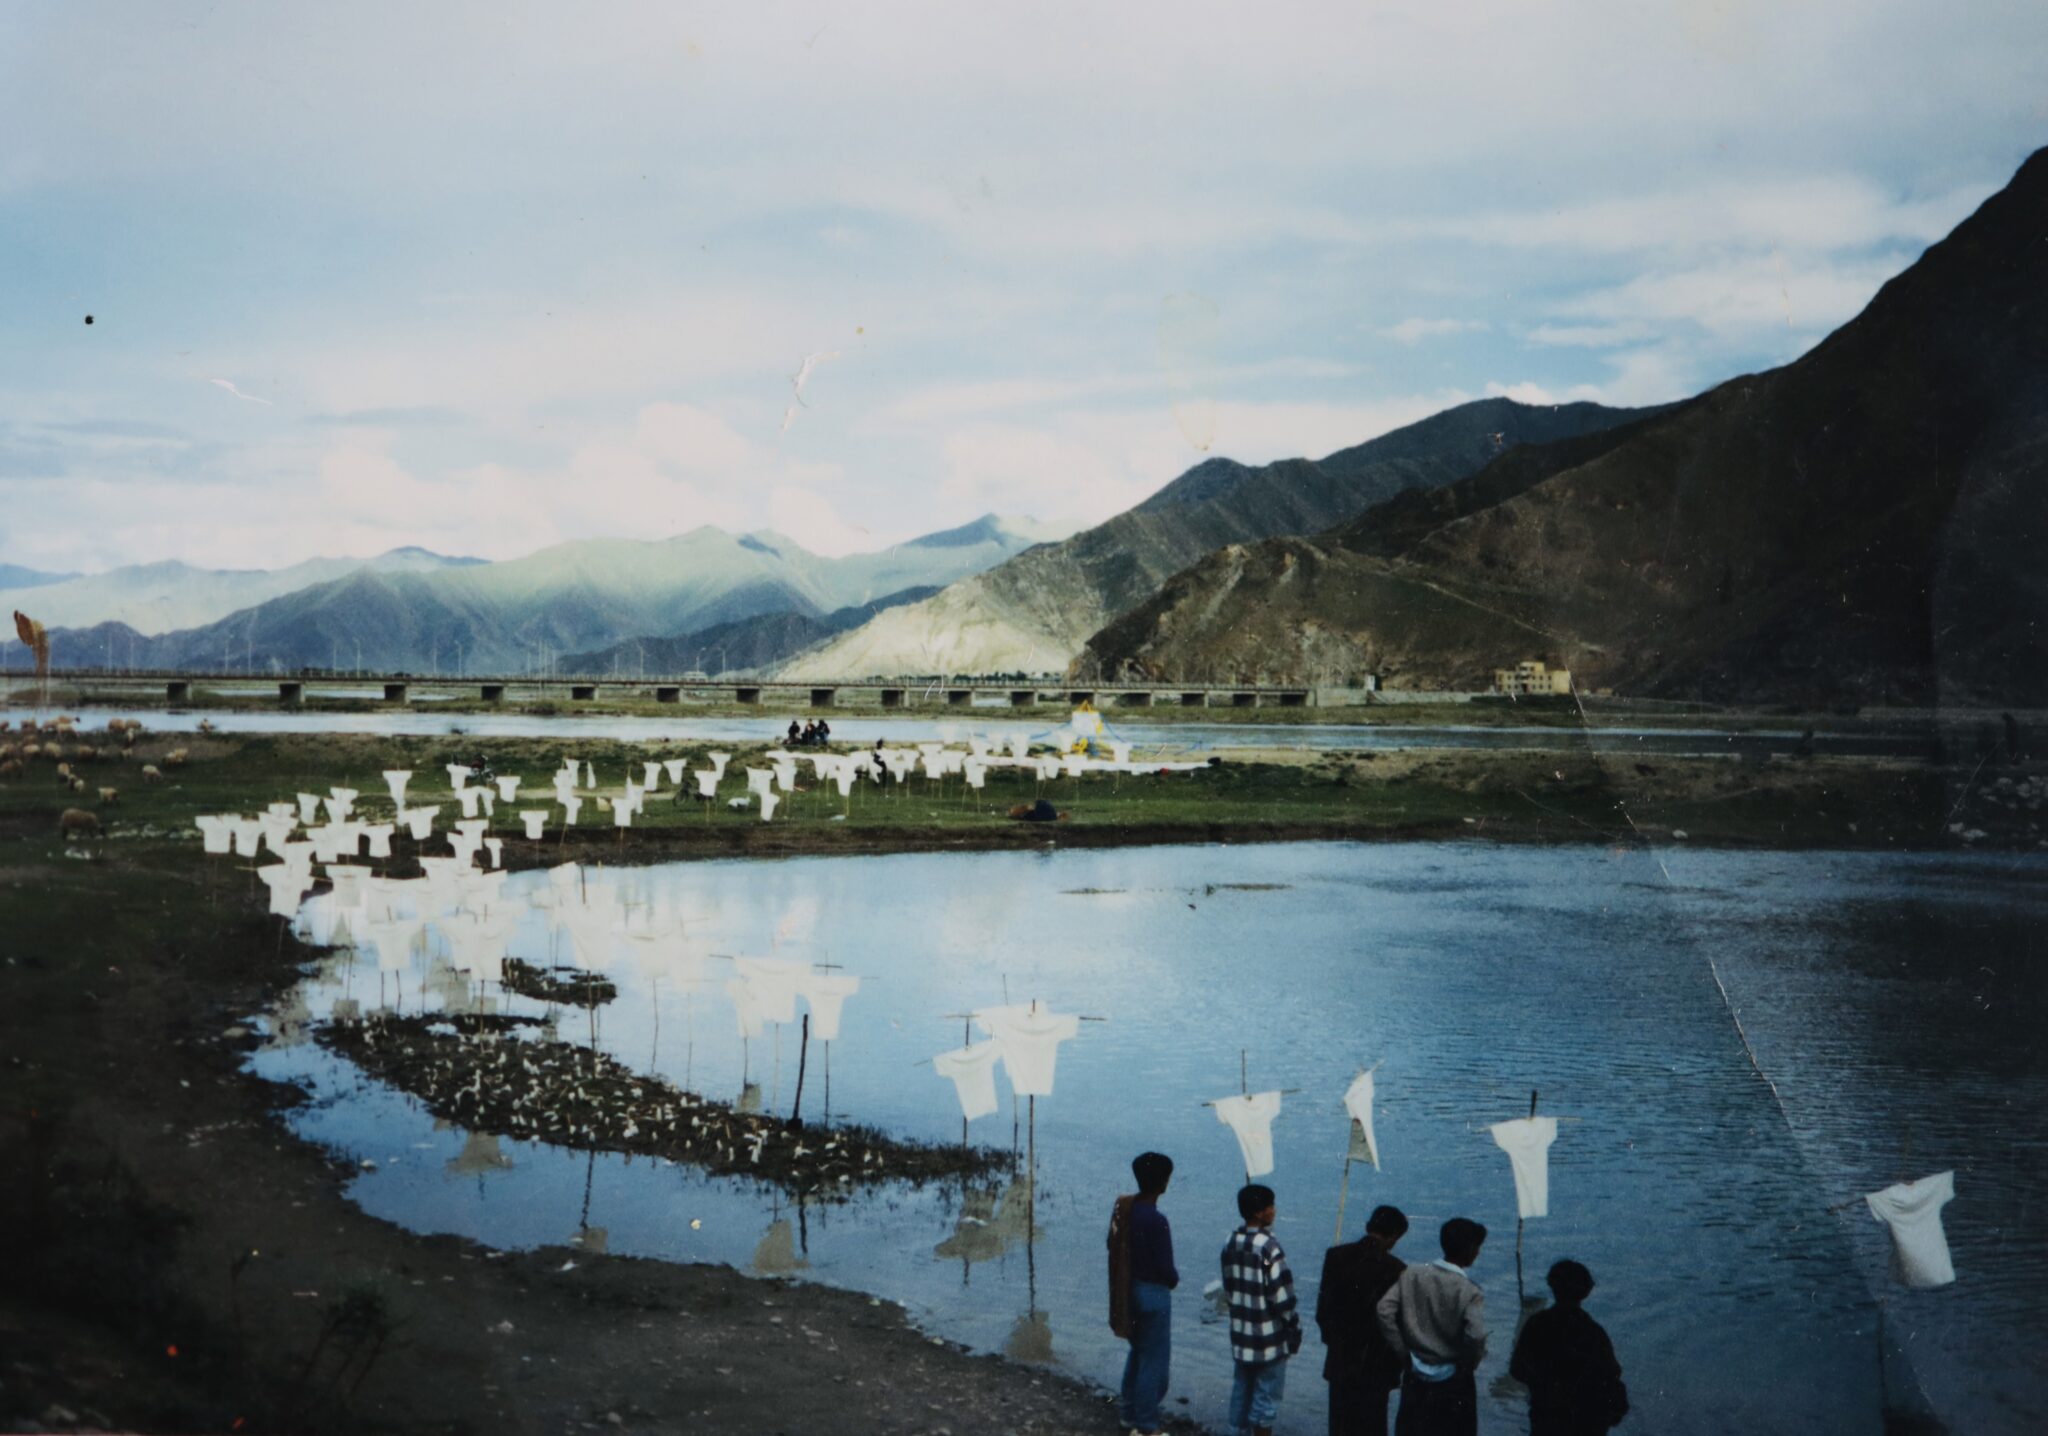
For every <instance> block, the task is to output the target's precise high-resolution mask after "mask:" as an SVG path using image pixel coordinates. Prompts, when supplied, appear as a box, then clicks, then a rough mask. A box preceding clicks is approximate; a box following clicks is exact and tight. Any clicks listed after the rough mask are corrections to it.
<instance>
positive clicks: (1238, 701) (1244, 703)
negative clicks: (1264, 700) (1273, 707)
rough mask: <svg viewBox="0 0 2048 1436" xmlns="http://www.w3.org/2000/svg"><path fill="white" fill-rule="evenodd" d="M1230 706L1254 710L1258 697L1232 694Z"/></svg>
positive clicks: (1247, 694) (1255, 695)
mask: <svg viewBox="0 0 2048 1436" xmlns="http://www.w3.org/2000/svg"><path fill="white" fill-rule="evenodd" d="M1230 706H1231V707H1233V708H1256V707H1258V706H1259V695H1258V694H1256V693H1233V694H1231V695H1230Z"/></svg>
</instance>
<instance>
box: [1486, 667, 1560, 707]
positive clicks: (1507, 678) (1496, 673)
mask: <svg viewBox="0 0 2048 1436" xmlns="http://www.w3.org/2000/svg"><path fill="white" fill-rule="evenodd" d="M1493 691H1494V692H1496V693H1505V694H1508V695H1510V696H1511V697H1515V698H1533V697H1557V696H1567V695H1569V694H1570V693H1571V691H1572V675H1571V670H1570V669H1568V668H1550V667H1546V666H1545V665H1544V664H1542V663H1539V662H1537V661H1536V660H1535V659H1533V658H1531V659H1526V660H1524V661H1523V662H1521V663H1517V664H1516V665H1515V666H1514V667H1513V668H1496V669H1494V670H1493Z"/></svg>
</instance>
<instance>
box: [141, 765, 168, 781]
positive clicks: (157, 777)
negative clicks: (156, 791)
mask: <svg viewBox="0 0 2048 1436" xmlns="http://www.w3.org/2000/svg"><path fill="white" fill-rule="evenodd" d="M163 780H164V775H163V771H162V770H161V769H159V768H158V767H157V765H156V764H154V763H144V764H143V765H142V781H143V782H145V783H161V782H162V781H163Z"/></svg>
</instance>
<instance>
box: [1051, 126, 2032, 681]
mask: <svg viewBox="0 0 2048 1436" xmlns="http://www.w3.org/2000/svg"><path fill="white" fill-rule="evenodd" d="M2044 234H2048V152H2043V153H2038V154H2036V155H2035V156H2033V157H2032V158H2031V159H2029V160H2028V162H2027V163H2026V164H2025V165H2024V166H2023V167H2022V168H2021V170H2020V171H2019V173H2018V175H2017V176H2016V177H2015V178H2014V179H2013V181H2012V183H2011V184H2010V185H2009V186H2008V187H2007V188H2006V189H2005V190H2003V191H2001V192H2000V193H1999V194H1997V195H1995V196H1993V197H1992V198H1991V199H1989V200H1987V201H1986V202H1985V204H1984V205H1983V206H1982V207H1981V208H1980V209H1979V210H1978V212H1977V213H1976V214H1975V215H1973V216H1971V217H1970V218H1969V219H1968V220H1966V221H1964V222H1963V223H1962V224H1961V225H1960V226H1958V227H1957V229H1956V230H1955V232H1954V233H1953V234H1951V235H1950V236H1949V237H1948V238H1946V239H1944V240H1943V241H1941V242H1940V243H1938V244H1936V245H1934V246H1932V247H1931V248H1929V249H1928V251H1927V252H1926V254H1925V255H1923V256H1922V257H1921V259H1920V260H1919V261H1918V262H1917V263H1915V264H1914V265H1913V266H1912V267H1911V268H1909V269H1908V270H1906V272H1904V273H1903V274H1901V275H1899V276H1898V277H1897V278H1895V279H1893V280H1892V281H1891V282H1890V283H1888V284H1887V285H1885V286H1884V288H1883V289H1882V290H1881V291H1880V292H1879V293H1878V295H1877V296H1876V297H1875V298H1874V299H1873V300H1872V301H1871V303H1870V305H1869V306H1868V307H1867V308H1866V309H1865V310H1864V312H1863V313H1862V314H1860V315H1859V316H1857V318H1855V319H1854V320H1852V321H1850V323H1848V324H1847V325H1845V326H1843V327H1842V328H1841V329H1840V330H1838V331H1836V332H1835V333H1834V334H1833V335H1831V336H1829V337H1828V338H1827V339H1826V340H1825V341H1823V342H1822V343H1821V344H1819V345H1818V346H1816V347H1815V348H1814V349H1813V350H1812V351H1811V352H1810V353H1808V354H1806V355H1805V356H1804V357H1802V358H1801V359H1799V360H1797V361H1796V362H1794V363H1792V364H1789V365H1787V366H1785V367H1783V368H1781V369H1776V370H1772V371H1770V372H1768V373H1764V374H1756V375H1747V376H1744V377H1742V378H1739V379H1734V380H1731V381H1730V382H1728V383H1726V384H1723V385H1721V386H1719V387H1718V388H1716V389H1713V390H1711V391H1709V392H1708V393H1706V394H1703V395H1701V396H1700V397H1699V398H1697V399H1695V400H1693V401H1691V402H1690V403H1687V404H1685V405H1682V406H1679V407H1678V408H1676V409H1673V410H1671V411H1669V412H1666V413H1663V414H1659V415H1656V416H1653V417H1650V418H1648V419H1646V420H1644V421H1642V422H1639V423H1636V424H1633V425H1630V426H1628V427H1626V428H1623V429H1617V430H1615V431H1613V432H1611V433H1609V434H1605V435H1601V436H1598V437H1597V438H1590V439H1580V440H1576V441H1567V442H1564V443H1558V444H1550V445H1544V446H1540V447H1533V448H1531V449H1528V450H1525V451H1523V452H1520V453H1516V454H1512V455H1507V456H1504V457H1503V458H1501V459H1499V460H1497V461H1495V462H1494V463H1493V464H1491V465H1489V466H1487V467H1486V468H1484V469H1482V470H1481V471H1480V472H1478V473H1477V474H1475V475H1473V476H1471V477H1470V478H1467V479H1465V480H1463V481H1461V482H1459V483H1456V484H1453V485H1450V486H1447V487H1444V488H1442V489H1440V490H1438V491H1436V492H1434V493H1430V494H1426V495H1412V494H1411V495H1405V496H1402V497H1400V498H1397V499H1395V500H1394V501H1392V502H1390V503H1387V504H1383V505H1381V506H1379V507H1377V508H1375V509H1373V510H1370V511H1368V512H1367V513H1365V514H1362V515H1360V516H1359V517H1358V518H1357V519H1356V520H1355V521H1354V522H1350V523H1347V524H1344V525H1341V526H1338V527H1335V528H1333V529H1329V530H1326V531H1325V532H1323V533H1321V534H1319V535H1317V536H1316V537H1315V538H1313V539H1296V540H1287V541H1278V542H1267V543H1259V544H1250V545H1239V546H1236V547H1233V548H1231V549H1229V550H1227V551H1225V552H1222V553H1218V554H1215V555H1212V556H1210V557H1209V558H1207V559H1205V560H1203V561H1202V562H1201V563H1200V564H1197V565H1196V566H1194V567H1192V568H1190V569H1189V570H1187V571H1185V572H1183V573H1181V574H1179V575H1177V576H1176V577H1175V578H1174V579H1173V580H1172V581H1171V582H1169V583H1168V584H1167V585H1166V586H1165V588H1164V589H1163V590H1162V591H1161V592H1160V594H1159V595H1158V596H1157V597H1155V598H1154V599H1153V600H1151V601H1150V602H1148V603H1146V604H1144V605H1143V606H1142V607H1140V608H1139V609H1137V610H1135V611H1133V612H1131V613H1128V614H1126V615H1124V616H1123V617H1122V618H1121V619H1119V620H1118V621H1117V622H1115V623H1113V624H1110V625H1108V626H1106V627H1105V628H1104V629H1103V630H1102V631H1101V632H1100V633H1098V634H1097V635H1095V636H1094V637H1093V638H1092V639H1091V640H1090V641H1089V643H1088V645H1087V652H1086V654H1085V655H1084V658H1083V660H1082V661H1083V663H1084V665H1085V666H1086V667H1088V668H1089V669H1090V670H1091V671H1093V670H1106V671H1120V670H1125V669H1139V670H1145V671H1158V672H1165V673H1172V672H1176V671H1182V672H1189V673H1198V672H1205V671H1210V670H1219V671H1221V670H1230V671H1248V672H1262V673H1266V674H1269V675H1273V676H1276V677H1277V676H1287V677H1290V678H1296V679H1300V678H1309V677H1314V676H1316V675H1318V674H1325V673H1331V672H1348V671H1378V672H1382V673H1384V674H1385V675H1386V676H1387V678H1388V680H1389V681H1390V682H1394V683H1402V684H1407V685H1412V686H1419V687H1452V688H1464V687H1472V686H1475V685H1477V684H1479V683H1482V682H1483V681H1484V678H1485V675H1486V673H1487V671H1488V670H1490V669H1491V668H1492V667H1494V666H1495V665H1496V664H1499V663H1505V662H1509V661H1512V660H1514V659H1518V658H1525V657H1543V658H1546V659H1548V660H1550V661H1551V662H1553V663H1560V664H1563V665H1566V666H1568V667H1570V668H1571V669H1572V670H1573V671H1574V673H1575V674H1576V675H1578V679H1579V682H1580V684H1581V686H1585V687H1596V686H1601V687H1614V688H1617V689H1620V690H1625V691H1629V692H1638V693H1649V694H1662V695H1670V696H1686V697H1695V696H1696V697H1704V698H1708V699H1714V700H1729V701H1741V700H1780V701H1821V702H1839V701H1891V702H1906V703H1925V702H1930V701H1935V700H1936V699H1938V698H1939V699H1948V700H1953V701H1960V702H1995V703H2000V704H2026V705H2032V706H2038V705H2040V704H2042V703H2048V662H2044V659H2048V639H2044V624H2048V566H2044V565H2043V564H2042V562H2041V561H2040V557H2039V555H2040V552H2041V542H2042V539H2043V537H2044V532H2043V531H2044V519H2048V506H2044V488H2043V484H2044V482H2048V466H2044V459H2048V244H2044V243H2043V239H2042V236H2043V235H2044Z"/></svg>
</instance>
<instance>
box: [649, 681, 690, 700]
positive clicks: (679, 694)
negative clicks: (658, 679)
mask: <svg viewBox="0 0 2048 1436" xmlns="http://www.w3.org/2000/svg"><path fill="white" fill-rule="evenodd" d="M654 701H655V702H657V703H680V702H682V701H683V690H682V689H680V688H678V687H676V686H675V685H674V684H672V683H664V684H659V685H657V686H656V688H655V690H654Z"/></svg>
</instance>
